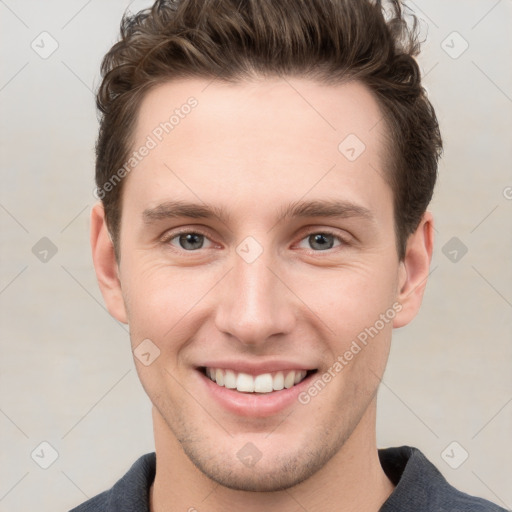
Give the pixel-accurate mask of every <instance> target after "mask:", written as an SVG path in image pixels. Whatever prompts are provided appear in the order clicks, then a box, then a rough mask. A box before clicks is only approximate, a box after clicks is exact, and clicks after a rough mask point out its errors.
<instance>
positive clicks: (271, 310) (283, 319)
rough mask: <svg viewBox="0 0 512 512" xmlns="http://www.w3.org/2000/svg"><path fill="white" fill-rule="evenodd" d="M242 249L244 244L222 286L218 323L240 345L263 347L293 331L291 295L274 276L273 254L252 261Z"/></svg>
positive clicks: (251, 249) (263, 255) (261, 255)
mask: <svg viewBox="0 0 512 512" xmlns="http://www.w3.org/2000/svg"><path fill="white" fill-rule="evenodd" d="M249 244H250V242H249ZM243 249H244V244H243V243H242V244H240V246H239V247H238V248H237V254H235V255H234V258H233V267H232V270H231V272H229V274H228V276H227V277H228V278H227V279H226V280H225V282H224V283H223V289H222V294H221V296H222V297H221V300H220V302H219V304H218V306H217V314H216V323H217V327H218V329H219V330H221V331H222V332H224V333H227V334H230V335H232V336H234V337H235V338H237V339H238V340H239V341H240V342H241V343H244V344H246V345H251V344H252V345H254V344H261V343H264V342H265V341H266V340H268V338H269V337H271V336H272V335H275V334H285V333H287V332H289V331H290V330H291V328H292V324H293V320H294V316H293V309H292V304H291V303H290V298H289V296H288V293H289V292H287V290H286V287H285V286H284V285H283V284H282V283H281V282H280V281H279V279H278V278H277V277H276V275H275V274H274V272H275V270H274V269H272V267H273V264H274V266H275V262H274V261H273V258H272V257H271V255H270V252H269V251H268V252H267V251H263V252H261V253H260V254H259V255H258V256H257V257H256V258H255V259H252V258H248V257H246V254H247V252H246V253H244V252H243ZM245 249H247V246H245ZM251 251H254V247H252V248H251V247H249V251H248V252H249V253H250V252H251ZM252 256H253V257H254V252H253V253H252ZM271 269H272V270H274V271H272V270H271ZM276 273H277V272H276Z"/></svg>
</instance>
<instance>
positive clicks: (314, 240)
mask: <svg viewBox="0 0 512 512" xmlns="http://www.w3.org/2000/svg"><path fill="white" fill-rule="evenodd" d="M304 240H306V243H308V244H309V247H306V249H309V248H312V249H313V250H314V251H315V252H318V251H326V250H328V249H332V248H333V247H334V242H335V241H336V240H337V241H338V242H339V244H338V245H343V244H344V240H343V239H342V238H341V237H340V236H338V235H335V234H334V233H329V232H328V231H327V232H326V231H319V232H316V233H311V234H309V235H308V236H307V237H305V238H303V239H302V240H301V242H303V241H304ZM299 246H300V245H299Z"/></svg>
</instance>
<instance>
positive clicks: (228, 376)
mask: <svg viewBox="0 0 512 512" xmlns="http://www.w3.org/2000/svg"><path fill="white" fill-rule="evenodd" d="M224 386H226V387H227V388H229V389H235V388H236V375H235V372H234V371H233V370H226V372H225V373H224Z"/></svg>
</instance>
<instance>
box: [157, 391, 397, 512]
mask: <svg viewBox="0 0 512 512" xmlns="http://www.w3.org/2000/svg"><path fill="white" fill-rule="evenodd" d="M375 415H376V406H375V401H374V402H373V403H372V405H370V407H369V408H368V409H367V411H366V413H365V415H364V416H363V418H362V419H361V421H360V422H359V424H358V426H357V427H356V429H355V430H354V431H353V433H352V435H351V436H350V438H349V439H348V440H347V441H346V442H345V444H344V445H343V447H342V448H341V449H340V451H339V452H338V453H337V454H336V455H335V456H334V457H332V458H331V459H330V461H329V462H328V463H327V464H326V465H325V466H324V467H323V468H322V469H320V470H319V471H318V472H317V473H315V474H314V475H313V476H312V477H310V478H309V479H307V480H305V481H303V482H301V483H300V484H298V485H295V486H293V487H290V488H289V489H286V490H283V491H276V492H269V493H266V492H248V491H238V490H233V489H229V488H227V487H224V486H222V485H219V484H217V483H216V482H213V481H212V480H210V479H209V478H208V477H207V476H205V475H204V474H203V473H202V472H201V471H199V469H197V468H196V467H195V466H194V465H193V464H192V462H191V461H190V459H189V458H188V457H187V455H186V454H185V453H184V452H183V450H182V448H181V445H180V443H179V442H178V441H177V439H176V438H175V437H174V435H173V433H172V431H171V430H170V429H169V428H168V426H167V424H166V423H165V421H164V420H163V418H162V417H161V416H160V414H159V413H158V411H157V410H156V409H155V408H153V422H154V430H155V449H156V454H157V466H156V475H155V480H154V483H153V485H152V486H151V491H150V511H151V512H164V511H165V512H174V511H178V510H179V511H183V510H190V511H191V512H192V511H194V510H195V509H197V510H201V509H205V508H207V509H208V510H209V511H210V512H225V511H226V510H235V509H243V510H246V511H247V512H257V511H262V510H265V511H266V512H292V511H296V510H297V507H299V508H302V509H305V510H308V512H317V511H323V512H331V511H332V512H334V511H337V512H340V511H341V512H352V511H356V510H357V511H358V512H378V510H379V509H380V507H381V505H382V504H383V503H384V502H385V501H386V499H387V498H388V497H389V495H390V494H391V492H392V491H393V489H394V486H393V484H392V483H391V481H390V480H389V479H388V478H387V476H386V475H385V473H384V471H383V469H382V467H381V465H380V462H379V457H378V452H377V445H376V438H375Z"/></svg>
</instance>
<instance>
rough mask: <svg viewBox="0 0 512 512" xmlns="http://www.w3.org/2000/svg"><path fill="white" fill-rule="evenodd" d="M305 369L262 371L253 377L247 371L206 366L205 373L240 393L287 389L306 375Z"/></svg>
mask: <svg viewBox="0 0 512 512" xmlns="http://www.w3.org/2000/svg"><path fill="white" fill-rule="evenodd" d="M306 374H307V372H306V370H291V371H287V372H282V371H279V372H275V373H262V374H261V375H256V376H255V377H254V376H252V375H249V374H248V373H238V374H237V373H236V372H234V371H233V370H222V369H220V368H206V375H208V377H209V378H210V379H211V380H213V381H214V382H216V383H217V384H218V385H219V386H224V387H226V388H228V389H236V390H237V391H240V392H242V393H271V392H272V391H280V390H281V389H283V388H286V389H289V388H291V387H292V386H294V385H295V384H298V383H299V382H301V381H302V380H303V379H304V378H305V377H306Z"/></svg>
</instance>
